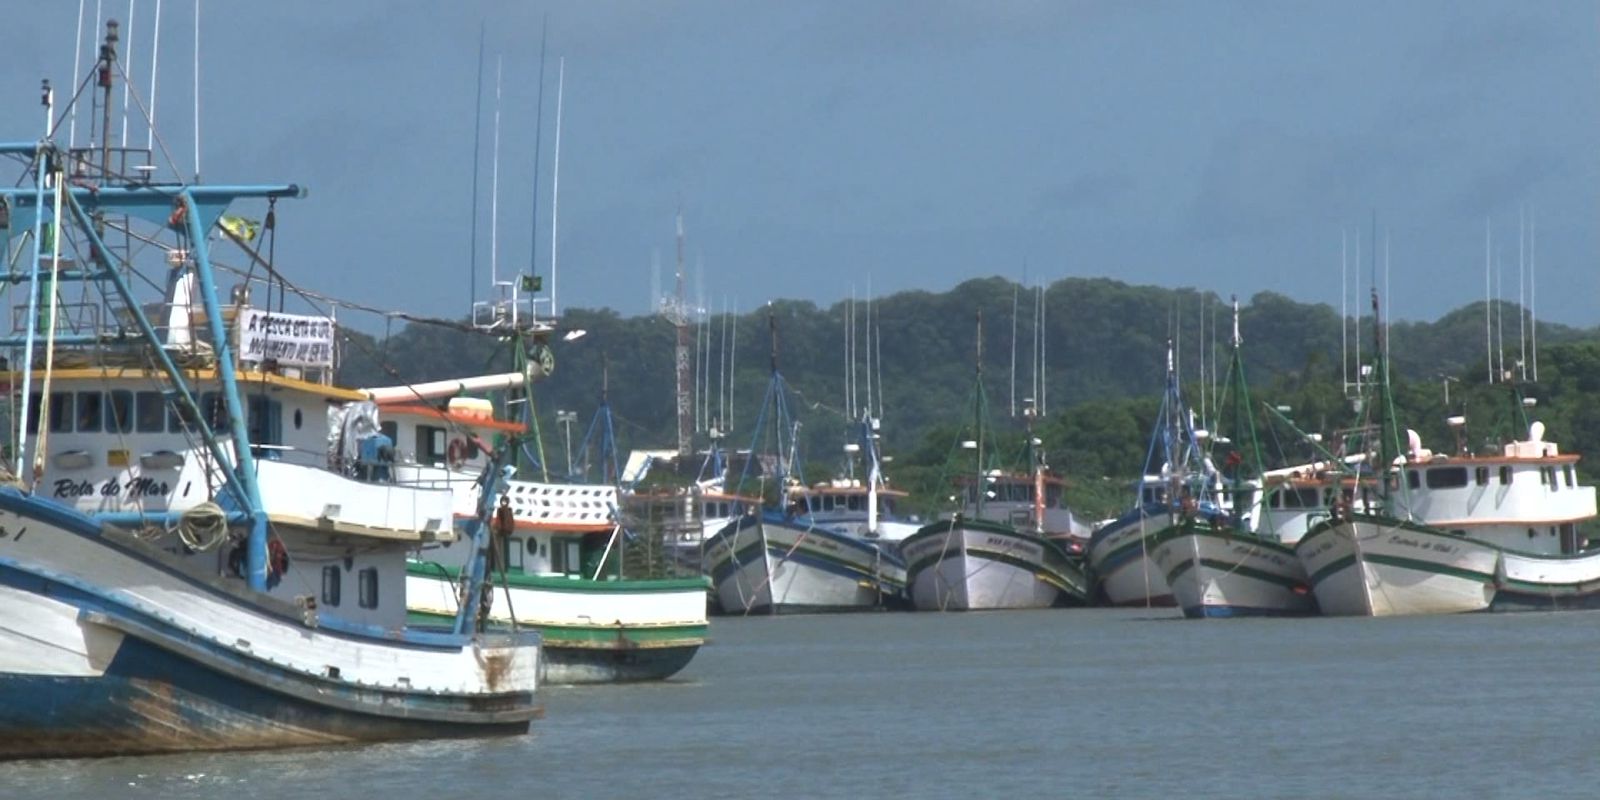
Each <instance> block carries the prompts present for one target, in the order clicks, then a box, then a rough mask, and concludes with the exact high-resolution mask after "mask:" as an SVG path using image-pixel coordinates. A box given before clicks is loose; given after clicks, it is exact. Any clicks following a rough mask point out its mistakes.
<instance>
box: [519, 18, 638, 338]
mask: <svg viewBox="0 0 1600 800" xmlns="http://www.w3.org/2000/svg"><path fill="white" fill-rule="evenodd" d="M549 41H550V12H548V11H546V12H545V13H544V19H543V20H541V21H540V23H539V99H538V101H537V103H538V105H537V106H535V109H536V110H535V111H534V115H533V119H534V123H533V220H532V221H531V223H530V224H529V225H528V237H529V238H528V272H529V274H537V273H538V271H539V161H540V155H541V154H543V153H544V65H545V47H546V45H547V44H548V43H549ZM650 302H652V303H654V302H656V297H655V294H654V293H652V294H651V296H650ZM550 314H551V316H555V306H553V305H552V306H551V307H550Z"/></svg>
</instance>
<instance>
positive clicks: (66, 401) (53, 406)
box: [50, 392, 73, 433]
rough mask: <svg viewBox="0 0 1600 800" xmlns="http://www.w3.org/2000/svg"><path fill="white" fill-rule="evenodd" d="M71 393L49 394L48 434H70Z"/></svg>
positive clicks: (71, 417)
mask: <svg viewBox="0 0 1600 800" xmlns="http://www.w3.org/2000/svg"><path fill="white" fill-rule="evenodd" d="M72 420H73V416H72V392H51V393H50V432H51V433H72Z"/></svg>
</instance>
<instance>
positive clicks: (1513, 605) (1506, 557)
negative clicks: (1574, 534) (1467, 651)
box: [1489, 550, 1600, 611]
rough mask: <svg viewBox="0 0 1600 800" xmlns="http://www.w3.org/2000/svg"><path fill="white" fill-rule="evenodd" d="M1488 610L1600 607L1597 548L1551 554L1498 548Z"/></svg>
mask: <svg viewBox="0 0 1600 800" xmlns="http://www.w3.org/2000/svg"><path fill="white" fill-rule="evenodd" d="M1498 579H1499V580H1498V583H1499V588H1498V590H1496V592H1495V595H1494V601H1493V602H1492V603H1490V604H1489V610H1491V611H1563V610H1569V609H1593V608H1600V552H1590V553H1583V554H1579V555H1574V556H1551V555H1534V554H1528V553H1517V552H1513V551H1510V550H1504V551H1501V554H1500V574H1499V576H1498Z"/></svg>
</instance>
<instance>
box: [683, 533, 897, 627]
mask: <svg viewBox="0 0 1600 800" xmlns="http://www.w3.org/2000/svg"><path fill="white" fill-rule="evenodd" d="M706 562H707V564H708V566H709V568H710V572H711V580H712V584H713V586H714V588H715V592H716V596H717V600H718V602H719V603H720V604H721V607H722V612H723V613H726V614H815V613H839V612H849V611H872V610H879V609H884V608H888V607H891V606H893V605H895V604H897V603H898V602H899V601H900V598H902V597H903V596H904V588H905V581H906V578H905V575H906V572H905V565H904V563H903V562H902V561H901V560H900V558H899V557H898V556H896V555H894V554H892V553H890V552H888V551H887V550H885V549H884V548H882V547H880V546H879V545H877V544H875V543H872V542H865V541H861V540H859V539H856V538H855V537H852V536H849V535H846V534H842V533H838V532H835V531H829V530H824V529H821V528H805V527H801V526H800V525H799V524H797V523H795V522H792V521H789V520H786V519H780V518H778V517H777V515H762V516H750V517H743V518H740V519H738V520H735V521H734V522H731V523H729V524H728V525H727V526H726V527H724V528H723V529H722V530H721V531H718V532H717V535H716V536H713V537H712V538H711V540H710V541H708V542H707V543H706Z"/></svg>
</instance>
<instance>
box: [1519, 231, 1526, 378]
mask: <svg viewBox="0 0 1600 800" xmlns="http://www.w3.org/2000/svg"><path fill="white" fill-rule="evenodd" d="M1527 252H1528V209H1527V207H1526V206H1518V207H1517V347H1518V350H1519V352H1521V354H1522V357H1521V358H1519V359H1517V375H1518V380H1523V381H1526V380H1527V379H1528V306H1527V305H1526V302H1527V298H1526V296H1525V295H1524V294H1523V287H1524V286H1525V285H1526V283H1527V274H1528V264H1527Z"/></svg>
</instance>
